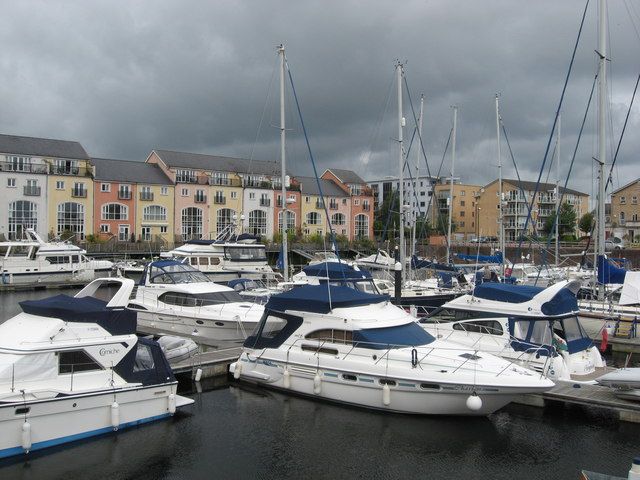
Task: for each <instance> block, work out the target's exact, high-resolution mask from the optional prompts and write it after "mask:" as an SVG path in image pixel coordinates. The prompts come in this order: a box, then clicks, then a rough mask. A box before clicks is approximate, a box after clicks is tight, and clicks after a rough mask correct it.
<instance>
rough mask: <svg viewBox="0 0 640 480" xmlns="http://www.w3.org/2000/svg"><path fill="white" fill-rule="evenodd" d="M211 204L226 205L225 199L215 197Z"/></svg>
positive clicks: (223, 197)
mask: <svg viewBox="0 0 640 480" xmlns="http://www.w3.org/2000/svg"><path fill="white" fill-rule="evenodd" d="M213 203H215V204H217V205H225V204H226V203H227V197H225V196H220V195H216V196H215V197H213Z"/></svg>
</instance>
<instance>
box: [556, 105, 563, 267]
mask: <svg viewBox="0 0 640 480" xmlns="http://www.w3.org/2000/svg"><path fill="white" fill-rule="evenodd" d="M561 123H562V116H561V115H558V131H557V132H556V134H557V136H556V245H555V246H556V251H555V257H556V267H557V266H558V265H559V254H560V126H561Z"/></svg>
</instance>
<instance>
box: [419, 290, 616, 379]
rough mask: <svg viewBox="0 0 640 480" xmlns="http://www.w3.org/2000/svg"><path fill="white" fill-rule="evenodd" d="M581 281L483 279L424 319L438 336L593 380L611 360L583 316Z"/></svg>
mask: <svg viewBox="0 0 640 480" xmlns="http://www.w3.org/2000/svg"><path fill="white" fill-rule="evenodd" d="M578 288H579V283H578V282H574V283H570V282H567V281H563V282H558V283H556V284H554V285H552V286H551V287H548V288H546V289H543V288H541V287H532V286H525V285H508V284H501V283H483V284H480V285H478V286H476V288H475V289H474V291H473V293H472V294H468V295H464V296H462V297H458V298H456V299H455V300H452V301H450V302H448V303H446V304H444V305H443V306H442V307H441V308H439V309H438V310H436V311H435V312H433V313H432V314H430V315H429V316H428V317H426V318H423V319H422V320H420V322H421V323H420V324H421V325H422V326H423V327H424V328H425V329H426V330H427V331H428V332H429V333H430V334H432V335H435V336H436V337H437V338H443V339H445V340H448V341H450V342H455V343H457V344H459V345H464V346H466V347H467V348H474V349H477V350H480V351H481V352H489V353H492V354H494V355H498V356H500V357H502V358H505V359H508V360H511V361H513V362H517V363H518V364H520V365H523V366H525V367H527V368H532V369H533V370H535V371H537V372H540V373H542V374H544V375H545V376H547V377H549V378H551V379H553V380H558V381H567V382H569V381H570V382H576V381H593V380H594V379H595V376H596V375H598V374H600V375H601V374H602V373H604V372H603V370H604V369H603V367H604V366H605V363H604V361H603V359H602V357H601V356H600V352H598V349H597V348H596V347H595V346H594V345H593V341H592V340H591V339H590V338H589V337H588V336H587V335H586V333H585V332H584V330H583V328H582V325H581V323H580V320H579V319H578V305H577V301H576V297H575V291H577V289H578Z"/></svg>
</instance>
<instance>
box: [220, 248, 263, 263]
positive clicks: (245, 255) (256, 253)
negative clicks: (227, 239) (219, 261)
mask: <svg viewBox="0 0 640 480" xmlns="http://www.w3.org/2000/svg"><path fill="white" fill-rule="evenodd" d="M224 258H226V259H227V260H234V261H240V262H246V261H252V260H259V261H266V260H267V254H266V253H265V248H264V246H263V245H259V246H252V247H250V246H242V247H224Z"/></svg>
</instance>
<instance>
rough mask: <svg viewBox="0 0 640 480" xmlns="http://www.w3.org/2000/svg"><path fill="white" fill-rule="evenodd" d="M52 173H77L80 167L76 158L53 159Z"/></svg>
mask: <svg viewBox="0 0 640 480" xmlns="http://www.w3.org/2000/svg"><path fill="white" fill-rule="evenodd" d="M53 173H54V174H57V175H78V174H79V173H80V167H79V165H78V161H77V160H61V159H58V160H56V161H55V163H54V166H53Z"/></svg>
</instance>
